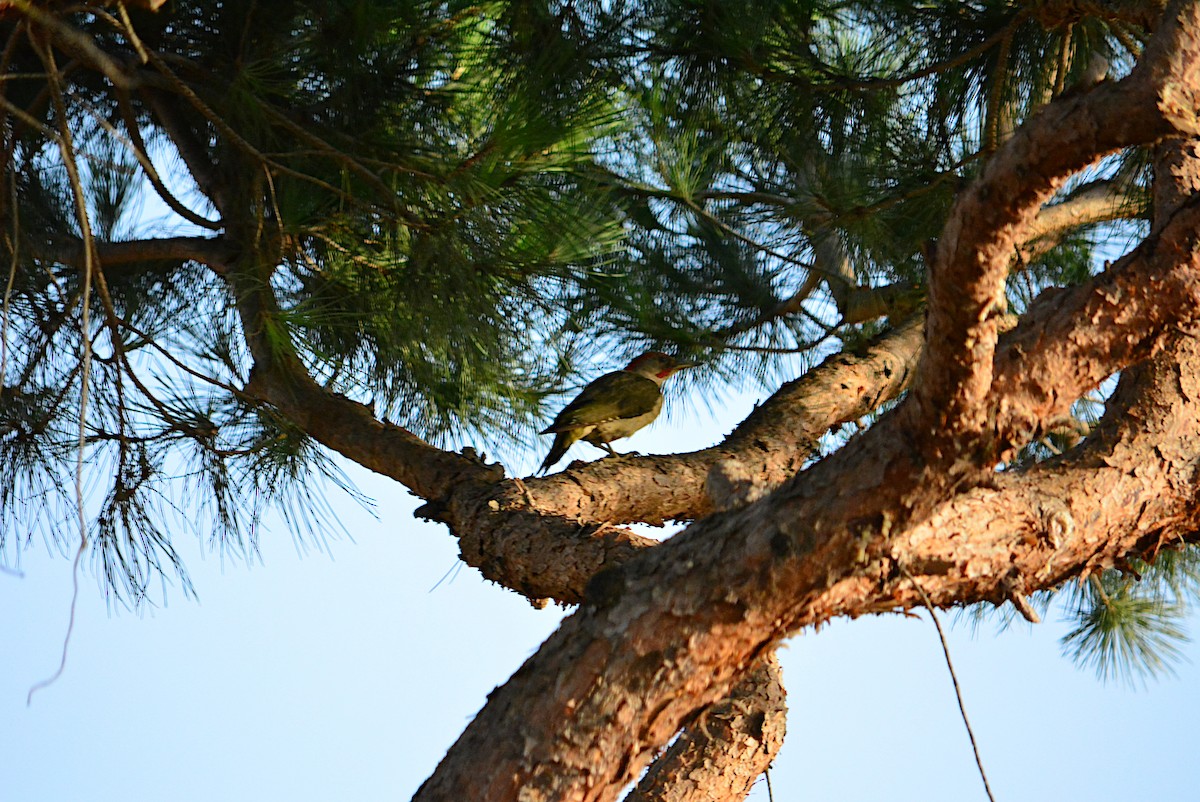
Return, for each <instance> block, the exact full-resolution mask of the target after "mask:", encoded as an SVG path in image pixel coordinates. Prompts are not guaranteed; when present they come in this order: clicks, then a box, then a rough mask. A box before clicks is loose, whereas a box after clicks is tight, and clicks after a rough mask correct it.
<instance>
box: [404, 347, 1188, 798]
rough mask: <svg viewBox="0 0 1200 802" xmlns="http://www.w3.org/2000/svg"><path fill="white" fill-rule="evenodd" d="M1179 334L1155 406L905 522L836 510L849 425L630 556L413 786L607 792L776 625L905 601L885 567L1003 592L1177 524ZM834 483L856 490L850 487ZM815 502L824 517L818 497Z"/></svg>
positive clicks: (778, 631) (950, 596)
mask: <svg viewBox="0 0 1200 802" xmlns="http://www.w3.org/2000/svg"><path fill="white" fill-rule="evenodd" d="M1180 344H1181V346H1182V347H1187V348H1191V349H1192V353H1191V355H1190V356H1189V357H1188V358H1189V360H1191V361H1190V367H1191V370H1190V371H1188V372H1185V373H1186V375H1188V376H1191V377H1192V378H1190V379H1188V380H1187V381H1186V382H1183V383H1180V382H1179V377H1178V375H1176V374H1174V373H1173V372H1172V374H1171V375H1169V376H1167V377H1165V379H1166V380H1165V381H1164V382H1163V383H1162V386H1160V387H1159V388H1158V390H1160V391H1161V392H1159V393H1157V394H1156V395H1155V396H1154V403H1156V404H1159V405H1163V408H1162V409H1157V410H1155V411H1156V412H1158V413H1161V414H1158V416H1157V418H1156V417H1155V416H1154V415H1153V414H1150V413H1149V412H1147V414H1145V415H1137V414H1132V415H1127V416H1124V418H1123V419H1122V420H1123V421H1124V422H1125V425H1124V426H1123V427H1117V429H1116V431H1114V432H1111V433H1109V432H1108V430H1107V429H1106V430H1104V431H1103V432H1102V433H1101V436H1099V437H1097V438H1096V439H1095V441H1094V442H1093V443H1092V444H1091V445H1090V446H1089V448H1088V449H1085V450H1084V451H1083V452H1081V453H1080V454H1079V455H1077V457H1076V458H1075V459H1073V460H1071V461H1058V462H1054V463H1050V464H1047V465H1043V466H1039V467H1038V468H1035V469H1034V470H1032V471H1029V472H1027V473H1025V474H1022V475H1011V476H1010V475H1004V474H1000V475H998V476H997V478H996V481H995V483H994V485H993V486H992V487H978V488H975V489H973V490H970V491H968V492H966V493H963V494H961V495H959V496H957V497H956V498H953V499H951V500H950V501H948V502H944V503H942V504H940V505H938V506H937V507H936V509H934V510H933V511H932V514H930V515H929V516H928V517H927V518H926V519H925V520H922V521H920V522H916V523H915V524H914V525H913V526H910V527H908V528H906V529H903V530H899V531H897V530H894V529H892V528H891V527H890V526H889V521H890V520H891V518H890V517H889V516H888V515H887V514H886V511H884V513H885V514H882V515H876V516H870V517H867V518H863V519H857V521H856V519H855V518H854V517H853V511H854V510H855V509H857V510H861V511H867V510H869V509H870V504H869V502H870V501H871V496H869V495H866V494H867V493H869V491H870V488H867V487H865V486H864V485H865V484H866V483H864V482H862V481H861V479H859V480H858V481H857V482H855V479H857V478H858V477H857V476H855V475H854V474H851V473H849V472H848V471H846V470H845V468H846V467H848V466H857V467H859V468H862V469H863V470H866V465H868V464H870V463H871V462H873V461H874V460H873V459H872V460H868V459H864V458H863V456H862V455H863V452H864V450H866V451H870V450H872V449H871V448H870V446H872V445H875V443H871V442H867V441H868V440H870V439H871V438H869V436H865V437H864V438H863V440H862V445H864V446H867V448H866V449H864V448H862V447H860V448H857V449H848V450H844V451H843V452H839V455H842V454H845V455H846V456H845V457H843V460H844V461H845V464H843V465H841V466H838V467H839V468H840V470H837V471H835V472H833V476H829V475H828V472H827V471H811V470H810V471H809V472H807V473H806V474H804V475H802V476H801V477H800V478H799V479H798V481H796V482H794V483H791V484H790V485H789V486H788V487H787V488H785V489H784V490H783V491H781V492H779V493H776V494H774V495H773V496H771V497H770V498H769V499H768V500H767V501H766V502H764V503H761V504H757V505H753V506H751V507H749V508H745V509H742V510H738V511H735V512H733V513H729V514H726V515H720V516H713V517H712V518H710V519H707V520H706V521H704V522H701V523H699V524H697V525H695V526H694V527H692V528H691V529H690V530H689V531H688V532H687V533H686V534H685V535H684V536H681V537H677V538H676V539H674V540H673V541H670V542H668V543H666V544H664V545H663V546H662V547H660V548H658V549H654V550H653V551H651V552H648V553H646V554H645V555H643V557H642V558H639V559H638V560H636V561H635V562H634V563H631V564H630V565H629V566H628V567H627V570H626V571H625V572H623V573H622V574H618V575H615V576H612V577H610V578H608V580H607V581H606V582H605V583H602V585H601V586H598V587H596V588H595V590H596V595H595V597H594V603H593V604H590V605H585V606H584V607H582V608H581V609H580V611H579V612H577V613H576V614H575V615H574V616H572V617H571V618H570V619H568V620H567V621H566V622H565V623H564V625H563V627H562V628H561V629H560V630H559V632H557V633H556V634H555V635H554V636H552V637H551V639H550V640H549V641H547V643H546V644H545V646H544V647H543V649H542V650H541V651H540V652H539V653H538V655H536V656H535V657H534V658H531V660H530V661H529V662H527V663H526V665H525V666H524V667H522V669H521V670H520V671H519V672H518V673H517V674H516V675H515V676H514V677H513V679H512V680H510V681H509V683H508V684H507V685H506V686H505V687H504V688H502V689H500V690H499V691H497V692H496V693H494V694H493V695H492V697H491V701H490V702H489V704H488V706H487V707H485V708H484V710H483V711H481V713H480V714H479V715H478V716H477V717H476V719H475V721H474V722H473V723H472V724H471V725H470V727H468V729H467V731H466V732H465V733H464V735H463V737H462V739H461V740H460V741H459V743H458V744H456V745H455V747H454V748H452V749H451V751H450V752H449V753H448V754H447V756H446V759H445V760H444V761H443V763H442V765H441V766H440V767H439V769H438V771H437V772H436V773H435V774H434V776H433V777H431V778H430V780H429V781H428V782H427V783H426V785H425V786H424V787H423V788H422V790H421V791H420V792H419V793H418V795H417V799H448V798H473V799H490V800H507V799H517V798H518V795H519V796H520V798H521V799H525V800H537V799H560V798H571V799H580V800H608V799H612V798H613V797H614V795H615V793H616V791H617V789H619V788H620V787H621V785H622V784H623V783H625V782H628V781H629V780H630V779H632V777H633V776H635V775H636V772H637V771H638V770H639V769H640V767H641V766H642V765H644V764H645V762H646V761H647V760H648V759H649V758H650V756H651V755H652V754H653V749H654V745H655V744H657V743H661V742H662V741H664V740H665V739H666V738H668V737H670V735H671V734H672V733H673V732H674V730H675V728H676V727H677V726H678V725H679V723H680V722H681V721H683V720H684V719H685V718H686V717H687V716H689V715H691V713H692V711H693V710H694V709H696V708H697V707H700V706H703V705H705V704H708V703H710V702H711V701H713V700H714V699H715V698H717V697H718V696H719V695H721V694H723V693H725V692H727V690H728V688H729V687H730V686H731V684H732V683H733V682H734V681H735V680H736V678H737V677H738V676H739V675H740V673H741V671H743V670H744V669H745V668H746V667H747V666H748V665H749V664H750V663H751V662H752V661H753V660H754V658H755V656H756V655H757V654H759V653H760V652H761V651H762V650H763V649H765V648H769V646H770V645H771V644H772V643H773V642H775V640H777V639H778V638H780V637H782V636H783V635H785V634H787V633H789V632H791V631H794V629H795V628H797V627H801V626H807V625H812V624H815V623H819V622H821V621H825V620H828V618H829V617H831V616H835V615H859V614H862V613H865V612H871V611H878V610H886V609H894V608H895V607H896V606H915V605H917V604H919V603H920V597H919V595H918V594H917V592H916V591H915V589H914V588H913V587H912V584H911V583H910V582H908V580H906V579H904V578H902V574H901V573H900V572H899V571H898V570H897V568H896V564H897V563H899V564H902V565H904V566H905V567H906V569H907V570H908V571H909V572H910V573H911V574H913V575H914V576H915V577H916V579H917V581H919V582H920V583H921V585H922V587H923V588H924V589H925V590H926V591H927V592H928V593H929V595H930V596H931V597H932V598H933V599H934V601H935V603H941V604H947V603H951V602H954V603H963V602H973V601H981V600H989V601H1000V600H1003V599H1006V598H1009V597H1015V595H1016V594H1024V593H1027V592H1031V591H1033V590H1036V589H1040V588H1048V587H1053V586H1054V585H1056V584H1058V583H1060V582H1061V581H1063V580H1064V579H1066V578H1069V577H1071V576H1075V575H1078V574H1079V573H1080V572H1086V571H1091V570H1095V569H1097V568H1101V567H1104V566H1107V565H1112V564H1114V563H1115V562H1117V561H1119V560H1121V559H1124V558H1127V557H1129V556H1131V555H1134V554H1136V555H1138V556H1143V557H1147V558H1152V557H1153V554H1154V553H1155V551H1156V550H1157V549H1158V548H1160V547H1162V546H1163V545H1167V544H1170V543H1172V542H1182V540H1183V539H1185V538H1188V539H1191V538H1194V537H1195V536H1196V527H1197V525H1198V524H1200V510H1198V509H1197V499H1196V492H1197V490H1196V487H1195V484H1194V482H1193V481H1192V479H1193V477H1194V475H1195V471H1196V470H1197V468H1198V467H1200V459H1198V455H1200V385H1196V380H1195V378H1194V377H1195V375H1196V372H1195V369H1196V367H1197V366H1198V365H1200V355H1197V354H1196V344H1195V342H1194V341H1193V340H1192V339H1191V338H1186V337H1185V338H1180ZM1193 385H1196V386H1193ZM1172 392H1173V393H1174V396H1172V395H1171V393H1172ZM1154 420H1162V421H1164V423H1163V425H1162V426H1154V425H1153V424H1152V423H1147V422H1152V421H1154ZM872 431H878V429H877V430H872ZM869 434H870V433H868V435H869ZM836 456H838V455H835V457H836ZM872 456H874V455H872ZM835 461H837V460H832V459H831V460H827V461H825V462H824V463H821V464H820V465H828V464H831V463H832V462H835ZM818 467H819V466H818ZM821 474H825V475H824V476H822V475H821ZM860 475H861V474H860ZM880 478H885V477H879V476H877V477H875V480H876V481H878V480H879V479H880ZM822 480H824V481H822ZM832 480H841V481H832ZM851 482H854V483H855V484H856V485H857V486H858V487H857V488H856V490H857V492H854V495H855V496H857V498H854V499H849V500H847V499H846V495H847V494H846V492H845V491H843V489H842V488H843V487H844V485H845V484H848V483H851ZM874 490H875V491H876V494H878V490H879V487H878V486H876V487H875V488H874ZM909 490H910V491H912V492H915V491H916V490H917V489H916V488H911V487H909ZM887 495H891V494H890V493H889V494H887ZM848 501H849V503H847V502H848ZM831 507H833V508H836V509H837V520H835V519H834V518H833V516H830V515H828V514H824V513H823V511H824V510H827V509H830V508H831ZM839 521H840V526H839V527H838V528H837V529H836V530H832V531H831V529H832V527H833V526H834V525H835V523H838V522H839ZM500 732H509V733H515V734H516V736H517V737H515V738H512V739H510V740H508V741H506V742H505V741H502V739H499V738H497V737H496V734H497V733H500Z"/></svg>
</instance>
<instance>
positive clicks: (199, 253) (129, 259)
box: [31, 237, 233, 274]
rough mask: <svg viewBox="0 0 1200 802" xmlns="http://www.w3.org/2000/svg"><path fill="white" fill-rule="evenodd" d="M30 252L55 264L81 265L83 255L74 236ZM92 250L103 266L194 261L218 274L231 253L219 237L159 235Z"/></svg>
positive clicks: (38, 245)
mask: <svg viewBox="0 0 1200 802" xmlns="http://www.w3.org/2000/svg"><path fill="white" fill-rule="evenodd" d="M31 250H32V251H33V255H34V256H35V257H37V258H39V259H47V260H50V261H54V262H58V263H59V264H64V265H71V266H73V267H81V266H82V265H83V262H84V258H85V251H84V245H83V242H82V241H81V240H80V239H78V238H77V237H71V238H67V237H62V238H60V239H58V240H57V241H55V242H47V243H37V244H35V245H33V246H31ZM95 253H96V255H97V256H98V257H99V260H100V263H101V264H102V265H104V266H105V267H115V266H117V265H134V264H140V263H144V262H162V261H174V262H184V261H194V262H199V263H201V264H204V265H207V266H208V267H210V268H211V269H212V270H213V271H214V272H216V273H218V274H221V273H223V272H224V270H225V266H226V265H227V264H228V263H229V260H230V258H231V257H232V253H233V252H232V247H231V246H230V244H229V243H228V242H227V241H226V240H225V239H224V238H223V237H162V238H151V239H135V240H124V241H121V242H97V243H96V244H95Z"/></svg>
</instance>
